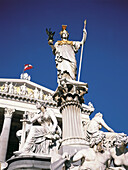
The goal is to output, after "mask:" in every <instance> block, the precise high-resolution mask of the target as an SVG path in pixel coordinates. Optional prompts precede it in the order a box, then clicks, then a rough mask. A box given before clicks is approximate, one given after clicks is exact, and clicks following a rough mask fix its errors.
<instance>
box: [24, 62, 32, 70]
mask: <svg viewBox="0 0 128 170" xmlns="http://www.w3.org/2000/svg"><path fill="white" fill-rule="evenodd" d="M31 68H33V66H32V65H31V64H25V65H24V71H26V70H30V69H31Z"/></svg>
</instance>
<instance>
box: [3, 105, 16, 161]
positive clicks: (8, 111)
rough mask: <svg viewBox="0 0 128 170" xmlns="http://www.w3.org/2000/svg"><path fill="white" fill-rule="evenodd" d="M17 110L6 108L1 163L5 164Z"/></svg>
mask: <svg viewBox="0 0 128 170" xmlns="http://www.w3.org/2000/svg"><path fill="white" fill-rule="evenodd" d="M14 111H15V109H10V108H5V113H4V123H3V128H2V132H1V135H0V162H5V160H6V153H7V147H8V140H9V133H10V126H11V119H12V114H13V112H14Z"/></svg>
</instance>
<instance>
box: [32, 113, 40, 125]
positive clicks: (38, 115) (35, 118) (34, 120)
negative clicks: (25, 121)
mask: <svg viewBox="0 0 128 170" xmlns="http://www.w3.org/2000/svg"><path fill="white" fill-rule="evenodd" d="M39 118H40V114H38V113H36V114H35V116H34V117H33V118H32V119H31V120H29V121H30V123H35V122H36V120H37V119H39Z"/></svg>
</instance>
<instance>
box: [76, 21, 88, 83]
mask: <svg viewBox="0 0 128 170" xmlns="http://www.w3.org/2000/svg"><path fill="white" fill-rule="evenodd" d="M85 27H86V20H85V21H84V29H85ZM83 46H84V42H82V47H81V54H80V64H79V72H78V81H79V80H80V72H81V64H82V56H83Z"/></svg>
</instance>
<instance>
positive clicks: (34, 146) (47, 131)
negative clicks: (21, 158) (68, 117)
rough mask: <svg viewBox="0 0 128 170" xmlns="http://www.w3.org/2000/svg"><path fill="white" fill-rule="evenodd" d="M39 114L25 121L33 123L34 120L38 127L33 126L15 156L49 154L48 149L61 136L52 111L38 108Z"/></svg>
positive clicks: (41, 107) (43, 107) (42, 107)
mask: <svg viewBox="0 0 128 170" xmlns="http://www.w3.org/2000/svg"><path fill="white" fill-rule="evenodd" d="M38 108H40V110H41V112H40V113H38V114H35V116H34V117H33V118H32V119H31V120H28V121H27V120H26V122H27V123H34V122H35V121H36V120H37V121H38V122H39V123H40V125H41V126H39V125H33V126H31V128H30V132H29V134H28V136H27V139H26V142H25V144H24V146H23V147H22V149H21V150H20V151H17V152H14V154H15V155H20V154H22V155H23V154H32V153H36V154H40V155H41V154H43V153H47V154H48V153H49V152H50V147H51V146H52V145H54V144H55V141H56V140H58V139H59V138H60V136H61V131H60V128H59V127H58V124H57V119H56V117H55V115H54V112H53V110H48V109H46V106H45V105H43V106H40V107H39V106H38Z"/></svg>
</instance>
